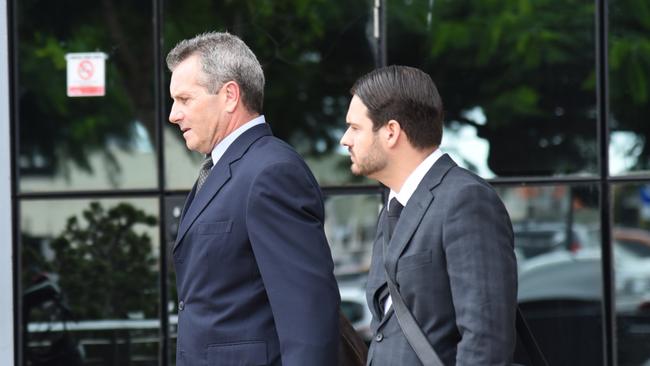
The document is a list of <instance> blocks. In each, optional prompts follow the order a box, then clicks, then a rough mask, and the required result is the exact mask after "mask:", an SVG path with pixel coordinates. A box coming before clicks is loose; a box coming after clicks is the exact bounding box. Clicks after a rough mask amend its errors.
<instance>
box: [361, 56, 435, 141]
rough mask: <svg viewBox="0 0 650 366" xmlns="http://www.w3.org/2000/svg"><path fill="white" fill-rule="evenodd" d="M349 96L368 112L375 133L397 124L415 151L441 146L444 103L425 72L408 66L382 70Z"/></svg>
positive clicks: (372, 75)
mask: <svg viewBox="0 0 650 366" xmlns="http://www.w3.org/2000/svg"><path fill="white" fill-rule="evenodd" d="M350 93H352V95H356V96H358V97H359V99H361V101H362V102H363V104H364V105H365V106H366V108H368V117H369V118H370V120H372V124H373V130H374V131H377V130H379V129H380V128H381V127H383V126H384V125H386V124H387V123H388V121H390V120H395V121H397V122H399V124H400V127H401V128H402V129H403V130H404V132H405V134H406V137H407V138H408V140H409V142H410V143H411V145H413V147H415V148H417V149H424V148H427V147H432V146H439V145H440V141H441V140H442V120H443V114H444V113H443V107H442V99H441V98H440V94H438V89H436V85H435V84H434V83H433V80H431V77H430V76H429V75H428V74H427V73H425V72H424V71H422V70H420V69H416V68H414V67H408V66H397V65H392V66H388V67H382V68H379V69H376V70H373V71H371V72H370V73H368V74H366V75H364V76H362V77H361V78H359V79H358V80H357V81H356V82H355V83H354V85H353V86H352V89H350Z"/></svg>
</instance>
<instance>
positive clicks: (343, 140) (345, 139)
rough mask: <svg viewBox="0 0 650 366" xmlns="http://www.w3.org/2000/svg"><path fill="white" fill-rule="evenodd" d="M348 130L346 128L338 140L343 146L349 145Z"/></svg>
mask: <svg viewBox="0 0 650 366" xmlns="http://www.w3.org/2000/svg"><path fill="white" fill-rule="evenodd" d="M348 131H349V130H346V131H345V133H344V134H343V136H341V140H339V144H340V145H342V146H345V147H350V142H349V141H348V140H349V138H348Z"/></svg>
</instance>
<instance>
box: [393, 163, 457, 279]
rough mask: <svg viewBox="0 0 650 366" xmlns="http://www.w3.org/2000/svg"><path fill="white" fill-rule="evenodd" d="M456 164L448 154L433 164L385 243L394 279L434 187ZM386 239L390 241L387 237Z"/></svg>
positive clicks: (426, 208) (428, 203)
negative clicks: (399, 259)
mask: <svg viewBox="0 0 650 366" xmlns="http://www.w3.org/2000/svg"><path fill="white" fill-rule="evenodd" d="M454 166H456V164H455V163H454V161H453V160H451V158H450V157H449V155H447V154H444V155H442V156H441V157H440V158H439V159H438V161H436V163H435V164H433V166H432V167H431V169H429V171H428V172H427V174H426V175H425V176H424V178H423V179H422V182H420V184H419V185H418V188H417V189H416V190H415V192H413V196H411V198H410V199H409V201H408V203H407V204H406V207H404V210H403V211H402V214H401V216H400V219H399V221H398V222H397V225H396V226H395V231H394V232H393V236H392V238H391V239H390V243H388V242H386V243H385V244H384V245H385V247H384V263H385V265H386V268H387V269H388V273H389V274H390V275H391V276H393V277H392V278H393V279H395V277H394V276H395V274H396V270H397V259H398V258H399V257H400V256H401V255H402V252H403V251H404V250H405V249H406V246H407V244H408V243H409V241H410V239H411V237H412V236H413V234H414V233H415V230H416V229H417V228H418V226H420V222H421V221H422V218H423V217H424V215H425V214H426V212H427V210H428V209H429V206H430V205H431V202H433V199H434V194H433V190H434V188H435V187H437V186H438V184H440V182H441V181H442V178H443V177H444V176H445V174H447V172H448V171H449V169H451V168H452V167H454ZM384 224H387V223H384ZM384 240H385V241H388V240H387V238H385V239H384Z"/></svg>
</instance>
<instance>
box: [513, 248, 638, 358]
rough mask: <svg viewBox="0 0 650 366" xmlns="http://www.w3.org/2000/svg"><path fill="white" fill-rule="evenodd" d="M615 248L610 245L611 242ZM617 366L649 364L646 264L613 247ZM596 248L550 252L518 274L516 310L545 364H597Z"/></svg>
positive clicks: (598, 262)
mask: <svg viewBox="0 0 650 366" xmlns="http://www.w3.org/2000/svg"><path fill="white" fill-rule="evenodd" d="M615 243H616V241H615ZM613 249H614V269H615V279H616V281H615V289H614V290H615V301H616V307H615V310H616V317H617V337H618V340H619V342H618V349H619V353H618V354H619V363H620V364H629V365H632V364H634V365H640V364H644V362H650V350H648V348H647V347H639V345H640V344H646V345H647V344H649V343H650V306H649V304H650V258H644V257H640V256H638V255H635V254H633V253H630V252H629V251H627V250H626V249H625V248H624V247H619V246H618V245H616V244H615V245H614V248H613ZM602 283H603V282H602V261H601V250H600V247H595V246H594V247H591V248H584V249H582V250H579V251H577V252H571V251H566V250H565V251H553V252H549V253H546V254H541V255H538V256H536V257H534V258H531V259H529V260H528V261H526V262H525V263H522V265H521V266H520V268H519V293H518V300H519V304H520V307H521V309H522V311H523V313H524V316H525V317H526V319H527V321H528V323H529V324H530V326H531V329H532V331H533V334H534V335H535V336H536V337H537V338H538V341H539V343H540V346H541V348H542V351H543V352H544V354H545V355H546V356H547V358H548V361H549V363H550V364H558V365H578V364H580V365H592V364H593V365H595V364H602V355H601V354H600V353H599V352H593V350H594V349H602V339H601V338H602V337H601V336H600V334H601V333H602V322H603V318H602V299H603V286H602Z"/></svg>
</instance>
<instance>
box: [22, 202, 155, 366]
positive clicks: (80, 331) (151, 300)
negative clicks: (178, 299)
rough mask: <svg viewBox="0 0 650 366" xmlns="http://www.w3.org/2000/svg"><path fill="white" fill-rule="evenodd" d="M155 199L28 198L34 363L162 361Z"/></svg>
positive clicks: (26, 268) (28, 308)
mask: <svg viewBox="0 0 650 366" xmlns="http://www.w3.org/2000/svg"><path fill="white" fill-rule="evenodd" d="M157 208H158V202H157V200H155V199H125V200H118V199H102V200H86V199H75V200H47V201H23V202H22V203H21V205H20V212H21V218H20V220H21V243H22V263H23V264H22V274H21V283H22V291H23V301H22V304H23V320H24V335H23V337H24V338H23V345H24V350H23V352H24V353H23V354H24V360H25V362H26V364H27V365H37V364H44V363H43V362H44V361H45V360H49V361H48V362H50V363H48V364H52V363H56V364H61V365H64V364H65V365H76V364H107V365H108V364H111V365H113V364H120V365H126V364H134V362H136V361H137V362H139V363H142V364H149V365H156V364H158V358H159V348H160V345H159V343H160V337H159V331H160V320H159V318H158V313H159V308H160V299H159V294H160V292H159V291H158V289H159V253H160V247H159V245H160V244H159V242H160V240H159V230H158V215H157Z"/></svg>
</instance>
